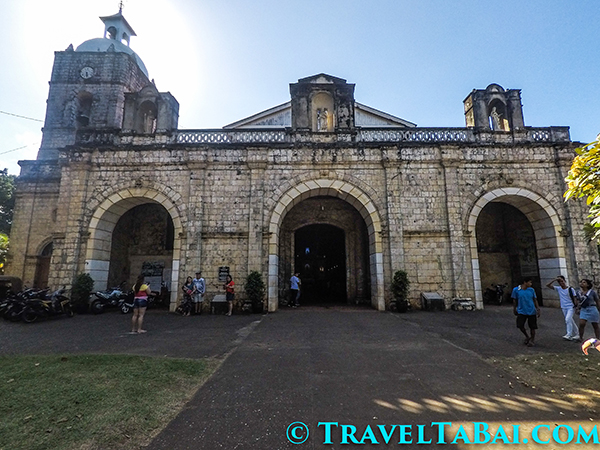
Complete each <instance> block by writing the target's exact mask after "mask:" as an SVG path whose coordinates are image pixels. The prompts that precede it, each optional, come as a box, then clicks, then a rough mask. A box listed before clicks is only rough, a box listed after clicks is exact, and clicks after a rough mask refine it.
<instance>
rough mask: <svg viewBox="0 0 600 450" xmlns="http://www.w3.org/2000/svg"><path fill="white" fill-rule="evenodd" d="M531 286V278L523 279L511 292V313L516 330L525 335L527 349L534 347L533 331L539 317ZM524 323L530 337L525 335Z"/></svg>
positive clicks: (538, 306) (538, 309) (538, 307)
mask: <svg viewBox="0 0 600 450" xmlns="http://www.w3.org/2000/svg"><path fill="white" fill-rule="evenodd" d="M532 284H533V282H532V280H531V277H523V278H522V279H521V283H520V284H519V286H517V287H515V288H514V289H513V291H512V295H511V298H512V299H513V313H514V314H515V316H517V328H518V329H519V330H521V333H523V334H524V335H525V342H523V343H524V344H525V345H526V346H528V347H533V346H534V345H535V330H537V318H538V317H540V305H538V301H537V296H536V295H535V291H534V290H533V288H532V287H531V285H532ZM525 322H527V324H528V325H529V331H530V333H531V336H530V335H529V334H527V330H526V329H525Z"/></svg>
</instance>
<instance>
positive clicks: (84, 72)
mask: <svg viewBox="0 0 600 450" xmlns="http://www.w3.org/2000/svg"><path fill="white" fill-rule="evenodd" d="M79 74H80V75H81V78H83V79H84V80H87V79H88V78H92V77H93V76H94V69H92V68H91V67H84V68H83V69H81V72H79Z"/></svg>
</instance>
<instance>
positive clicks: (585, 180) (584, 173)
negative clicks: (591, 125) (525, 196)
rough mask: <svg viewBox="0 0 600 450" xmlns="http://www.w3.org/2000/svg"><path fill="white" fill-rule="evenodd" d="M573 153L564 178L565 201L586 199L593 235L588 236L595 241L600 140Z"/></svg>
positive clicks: (599, 220) (599, 214)
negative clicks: (569, 166) (565, 185)
mask: <svg viewBox="0 0 600 450" xmlns="http://www.w3.org/2000/svg"><path fill="white" fill-rule="evenodd" d="M575 152H576V153H577V156H576V157H575V159H574V160H573V163H572V164H571V169H570V170H569V174H568V175H567V178H565V181H566V182H567V184H568V189H567V191H566V192H565V201H566V200H569V199H570V198H583V197H586V202H587V205H588V206H589V212H590V215H589V216H588V217H590V219H591V222H590V225H591V226H592V227H593V233H589V234H590V235H591V239H593V240H597V239H598V238H599V237H600V140H595V141H594V142H591V143H589V144H587V145H584V146H582V147H579V148H577V149H575ZM588 229H589V228H588Z"/></svg>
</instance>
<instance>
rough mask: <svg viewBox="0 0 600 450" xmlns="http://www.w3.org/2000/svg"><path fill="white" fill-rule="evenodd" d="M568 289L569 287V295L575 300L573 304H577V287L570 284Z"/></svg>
mask: <svg viewBox="0 0 600 450" xmlns="http://www.w3.org/2000/svg"><path fill="white" fill-rule="evenodd" d="M568 289H569V297H571V301H572V302H573V305H577V294H576V292H575V289H573V288H572V287H571V286H569V287H568Z"/></svg>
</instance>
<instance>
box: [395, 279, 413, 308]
mask: <svg viewBox="0 0 600 450" xmlns="http://www.w3.org/2000/svg"><path fill="white" fill-rule="evenodd" d="M409 286H410V281H409V279H408V274H407V273H406V272H405V271H404V270H398V271H396V273H395V274H394V279H393V280H392V294H393V296H394V302H395V309H396V311H398V312H402V313H404V312H406V311H407V310H408V308H409V307H410V304H409V302H408V288H409Z"/></svg>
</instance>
